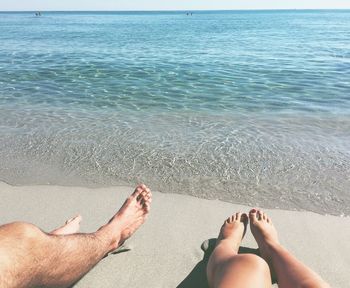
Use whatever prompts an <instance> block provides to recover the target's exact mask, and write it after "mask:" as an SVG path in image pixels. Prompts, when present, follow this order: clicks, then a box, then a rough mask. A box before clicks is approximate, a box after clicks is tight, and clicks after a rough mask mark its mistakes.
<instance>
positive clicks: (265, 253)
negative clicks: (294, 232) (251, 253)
mask: <svg viewBox="0 0 350 288" xmlns="http://www.w3.org/2000/svg"><path fill="white" fill-rule="evenodd" d="M249 218H250V228H251V231H252V233H253V235H254V237H255V239H256V241H257V243H258V245H259V250H260V253H261V256H262V257H263V258H264V259H265V260H266V262H268V263H269V265H270V267H271V269H272V270H273V271H274V273H275V275H276V278H277V282H278V287H280V288H299V287H303V288H304V287H305V288H321V287H322V288H323V287H330V286H329V285H328V284H327V283H325V282H324V281H323V280H322V279H321V277H320V276H318V275H317V274H316V273H315V272H314V271H312V270H311V269H310V268H308V267H307V266H306V265H304V264H303V263H301V262H300V261H299V260H298V259H296V257H294V256H293V255H292V254H291V253H290V252H289V251H287V249H285V248H284V247H283V246H282V245H281V244H279V242H278V237H277V231H276V229H275V227H274V225H273V224H272V221H271V219H270V218H269V217H268V216H267V215H266V214H265V213H264V212H262V211H260V210H256V209H252V210H251V211H250V213H249Z"/></svg>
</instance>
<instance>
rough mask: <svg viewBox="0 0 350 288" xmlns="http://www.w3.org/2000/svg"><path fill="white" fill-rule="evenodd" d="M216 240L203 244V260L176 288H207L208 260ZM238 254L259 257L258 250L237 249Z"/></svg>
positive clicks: (212, 239)
mask: <svg viewBox="0 0 350 288" xmlns="http://www.w3.org/2000/svg"><path fill="white" fill-rule="evenodd" d="M215 243H216V238H211V239H208V240H206V241H204V242H203V244H202V246H201V248H202V250H203V251H204V256H203V259H202V260H201V261H200V262H198V263H197V265H196V266H195V267H194V268H193V269H192V271H191V272H190V274H188V275H187V277H186V278H185V279H184V280H183V281H182V282H181V283H180V284H179V285H178V286H177V288H209V286H208V282H207V276H206V267H207V263H208V259H209V257H210V255H211V253H212V252H213V250H214V248H215ZM238 253H239V254H247V253H250V254H255V255H258V256H259V250H258V249H252V248H248V247H242V246H241V247H239V251H238Z"/></svg>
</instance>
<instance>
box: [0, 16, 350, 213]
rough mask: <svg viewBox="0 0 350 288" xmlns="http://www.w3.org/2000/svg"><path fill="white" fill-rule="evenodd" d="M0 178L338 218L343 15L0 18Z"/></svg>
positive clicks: (347, 101) (347, 130) (344, 93)
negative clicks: (142, 190)
mask: <svg viewBox="0 0 350 288" xmlns="http://www.w3.org/2000/svg"><path fill="white" fill-rule="evenodd" d="M0 181H5V182H7V183H10V184H15V185H27V184H58V185H83V186H91V187H95V186H110V185H135V184H136V183H137V182H139V181H143V182H145V183H146V184H148V185H149V186H150V187H151V188H152V189H154V190H159V191H161V192H170V193H181V194H190V195H193V196H196V197H201V198H208V199H221V200H224V201H229V202H235V203H242V204H247V205H250V206H262V207H269V208H281V209H292V210H294V209H296V210H308V211H315V212H318V213H323V214H325V213H328V214H335V215H350V10H343V11H341V10H339V11H336V10H334V11H332V10H325V11H226V12H223V11H208V12H196V11H195V12H194V13H193V15H192V16H191V15H187V14H186V11H185V12H167V13H165V12H163V13H161V12H133V13H131V12H129V13H127V12H125V13H121V12H99V13H97V12H74V13H63V12H60V13H59V12H55V13H54V12H50V13H45V12H43V13H42V16H41V17H36V16H35V15H34V13H30V12H26V13H24V12H23V13H0Z"/></svg>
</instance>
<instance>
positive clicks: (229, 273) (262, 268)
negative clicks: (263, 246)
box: [207, 213, 271, 288]
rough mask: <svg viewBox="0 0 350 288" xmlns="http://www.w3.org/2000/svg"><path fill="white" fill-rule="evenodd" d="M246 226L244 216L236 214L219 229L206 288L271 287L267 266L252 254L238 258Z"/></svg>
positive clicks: (208, 266)
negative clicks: (208, 287)
mask: <svg viewBox="0 0 350 288" xmlns="http://www.w3.org/2000/svg"><path fill="white" fill-rule="evenodd" d="M247 223H248V216H247V215H246V214H242V213H236V214H234V215H232V216H231V217H230V218H228V219H227V220H226V221H225V223H224V224H223V225H222V227H221V230H220V234H219V237H218V240H217V243H216V247H215V249H214V251H213V253H212V254H211V256H210V258H209V261H208V265H207V278H208V283H209V285H210V287H212V288H226V287H227V288H232V287H235V288H252V287H254V288H260V287H261V288H265V287H271V277H270V270H269V267H268V265H267V263H266V262H265V261H264V260H263V259H262V258H260V257H258V256H256V255H253V254H238V249H239V246H240V244H241V241H242V238H243V236H244V233H245V230H246V227H247Z"/></svg>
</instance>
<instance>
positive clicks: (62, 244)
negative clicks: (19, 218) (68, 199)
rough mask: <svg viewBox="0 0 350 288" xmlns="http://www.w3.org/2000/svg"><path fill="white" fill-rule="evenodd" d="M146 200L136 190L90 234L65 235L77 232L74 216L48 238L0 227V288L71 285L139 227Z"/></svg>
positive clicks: (27, 229) (19, 227)
mask: <svg viewBox="0 0 350 288" xmlns="http://www.w3.org/2000/svg"><path fill="white" fill-rule="evenodd" d="M151 196H152V194H151V192H150V190H149V189H148V188H147V187H146V186H144V185H140V186H138V187H137V188H136V189H135V192H134V193H133V194H132V195H131V196H130V197H129V198H128V199H127V200H126V201H125V203H124V204H123V206H122V207H121V208H120V210H119V211H118V212H117V213H116V214H115V215H114V216H113V217H112V219H111V220H110V221H109V222H108V223H107V224H106V225H104V226H102V227H101V228H100V229H99V230H98V231H96V232H94V233H89V234H83V233H73V234H71V233H70V232H74V231H73V230H74V229H77V228H79V227H78V226H77V224H78V222H79V221H80V219H79V217H78V218H77V219H75V220H74V219H73V220H72V221H75V222H73V223H72V221H71V222H70V223H71V224H70V225H68V226H67V225H65V226H63V227H60V228H58V229H56V230H54V231H53V234H52V233H49V234H46V233H44V232H42V231H41V230H40V229H39V228H37V227H36V226H34V225H32V224H29V223H21V222H17V223H11V224H6V225H3V226H1V227H0V287H4V288H12V287H16V288H20V287H25V288H29V287H69V286H71V285H72V284H74V283H75V282H76V281H78V280H79V279H80V278H81V277H83V276H84V275H85V274H86V273H87V272H88V271H90V270H91V268H93V267H94V266H95V265H96V264H97V263H98V262H99V261H100V260H101V259H102V258H103V257H104V256H105V255H106V254H107V253H109V252H111V251H113V250H115V249H116V248H117V247H118V246H120V245H121V244H122V243H123V242H124V241H125V240H126V239H128V238H129V237H130V236H131V235H132V234H133V233H134V232H135V231H136V230H137V229H138V228H139V227H140V226H141V224H142V223H143V222H144V221H145V219H146V215H147V213H148V212H149V209H150V203H151ZM68 224H69V223H68ZM57 230H58V231H57ZM57 232H59V233H57Z"/></svg>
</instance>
